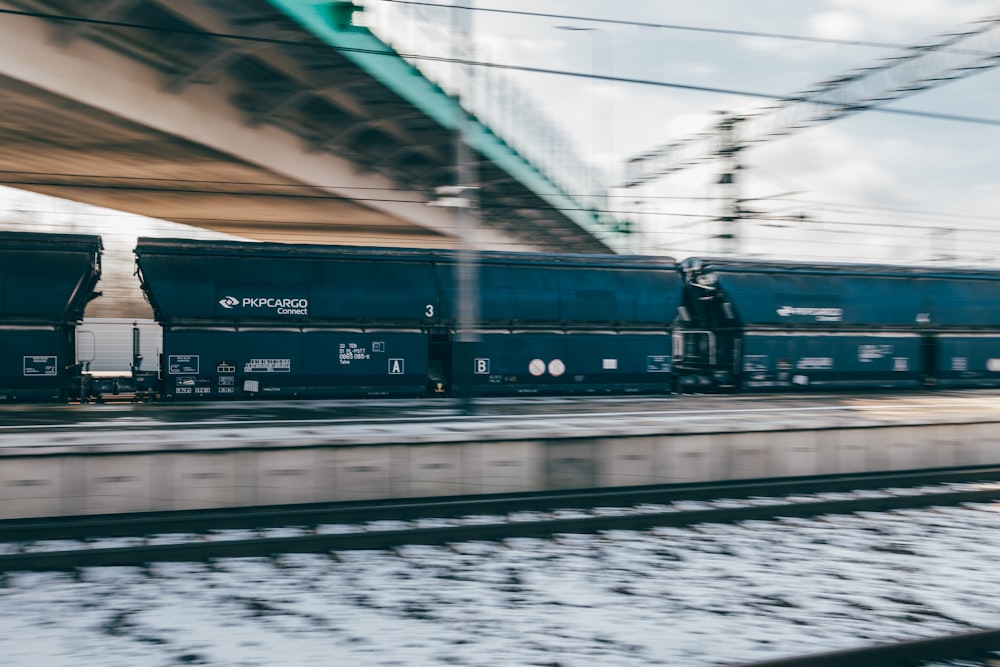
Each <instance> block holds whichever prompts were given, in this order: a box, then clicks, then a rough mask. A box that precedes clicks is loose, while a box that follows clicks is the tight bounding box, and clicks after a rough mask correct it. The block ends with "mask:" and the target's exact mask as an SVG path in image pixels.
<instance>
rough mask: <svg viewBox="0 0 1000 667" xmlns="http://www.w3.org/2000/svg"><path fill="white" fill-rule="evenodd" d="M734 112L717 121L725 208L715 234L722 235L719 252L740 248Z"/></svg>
mask: <svg viewBox="0 0 1000 667" xmlns="http://www.w3.org/2000/svg"><path fill="white" fill-rule="evenodd" d="M740 120H741V119H740V118H739V117H738V116H730V115H727V116H726V117H724V118H723V119H722V121H721V122H720V123H719V141H720V142H721V145H720V146H719V155H720V156H721V157H722V159H723V161H724V166H723V171H722V175H721V176H720V177H719V185H721V186H722V191H723V196H724V197H725V200H726V201H725V204H724V206H725V210H724V211H723V213H722V217H721V220H722V232H721V234H720V235H719V238H721V239H722V252H723V254H729V255H736V254H739V252H740V229H739V225H740V218H741V217H742V210H741V207H740V185H739V172H740V160H739V153H740V149H741V148H743V147H742V146H740V144H739V139H738V137H737V126H738V124H739V122H740Z"/></svg>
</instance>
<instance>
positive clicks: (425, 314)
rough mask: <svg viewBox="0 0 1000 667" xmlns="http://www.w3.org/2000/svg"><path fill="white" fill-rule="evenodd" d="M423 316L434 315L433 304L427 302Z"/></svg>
mask: <svg viewBox="0 0 1000 667" xmlns="http://www.w3.org/2000/svg"><path fill="white" fill-rule="evenodd" d="M424 316H425V317H434V306H432V305H431V304H427V310H425V311H424Z"/></svg>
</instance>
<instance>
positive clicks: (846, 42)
mask: <svg viewBox="0 0 1000 667" xmlns="http://www.w3.org/2000/svg"><path fill="white" fill-rule="evenodd" d="M382 2H388V3H392V4H396V5H415V6H420V7H434V8H436V9H461V10H465V11H475V12H484V13H491V14H509V15H512V16H533V17H536V18H546V19H559V20H561V21H579V22H581V23H601V24H605V25H622V26H630V27H636V28H655V29H660V30H681V31H687V32H702V33H709V34H716V35H730V36H734V37H764V38H767V39H783V40H790V41H796V42H815V43H819V44H836V45H838V46H870V47H875V48H879V49H904V48H908V46H909V45H907V44H893V43H890V42H872V41H865V40H853V39H834V38H827V37H807V36H805V35H789V34H786V33H775V32H757V31H753V30H731V29H727V28H706V27H702V26H691V25H679V24H676V23H650V22H646V21H627V20H624V19H605V18H597V17H593V16H577V15H569V14H546V13H543V12H528V11H518V10H513V9H496V8H492V7H478V6H475V7H473V6H468V5H440V4H437V3H433V2H418V1H417V0H382Z"/></svg>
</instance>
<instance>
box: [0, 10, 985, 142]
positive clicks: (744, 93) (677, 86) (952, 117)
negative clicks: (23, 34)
mask: <svg viewBox="0 0 1000 667" xmlns="http://www.w3.org/2000/svg"><path fill="white" fill-rule="evenodd" d="M0 14H11V15H15V16H27V17H32V18H41V19H48V20H53V21H68V22H74V23H87V24H91V25H101V26H108V27H117V28H131V29H135V30H146V31H151V32H163V33H177V34H185V35H199V36H203V37H214V38H217V39H230V40H237V41H244V42H255V43H262V44H272V45H276V46H287V47H295V48H299V49H302V48H308V49H313V50H316V49H327V50H331V51H336V52H339V53H362V54H368V55H376V56H387V57H396V58H404V59H407V60H423V61H428V62H442V63H449V64H459V65H465V66H468V67H481V68H484V69H495V70H504V71H513V72H522V73H527V74H546V75H553V76H566V77H573V78H579V79H591V80H597V81H609V82H614V83H627V84H632V85H641V86H650V87H656V88H671V89H674V90H686V91H690V92H700V93H716V94H720V95H735V96H738V97H753V98H757V99H766V100H773V101H777V102H804V103H811V104H818V105H823V104H829V105H830V106H832V107H836V106H838V105H839V103H837V102H825V101H822V100H817V99H815V98H813V97H809V96H806V95H791V96H790V95H776V94H773V93H761V92H754V91H749V90H738V89H735V88H721V87H717V86H701V85H696V84H689V83H677V82H670V81H656V80H653V79H640V78H633V77H622V76H613V75H606V74H597V73H587V72H574V71H570V70H558V69H551V68H546V67H531V66H528V65H511V64H506V63H496V62H488V61H482V60H468V59H463V58H451V57H445V56H429V55H424V54H418V53H398V52H396V51H392V50H389V51H385V50H381V49H362V48H356V47H346V46H334V45H330V44H326V43H323V44H303V43H302V42H298V41H293V40H287V39H279V38H276V37H251V36H247V35H235V34H232V33H220V32H210V31H207V30H199V29H195V28H172V27H163V26H150V25H142V24H137V23H127V22H124V21H111V20H107V19H91V18H84V17H77V16H66V15H60V14H50V13H46V12H29V11H21V10H15V9H0ZM852 111H854V112H858V111H878V112H881V113H891V114H897V115H903V116H913V117H918V118H930V119H934V120H947V121H954V122H961V123H971V124H976V125H991V126H1000V119H998V118H983V117H977V116H964V115H958V114H946V113H937V112H932V111H920V110H916V109H893V108H887V107H883V106H876V105H874V104H872V105H868V104H857V105H855V106H853V107H852Z"/></svg>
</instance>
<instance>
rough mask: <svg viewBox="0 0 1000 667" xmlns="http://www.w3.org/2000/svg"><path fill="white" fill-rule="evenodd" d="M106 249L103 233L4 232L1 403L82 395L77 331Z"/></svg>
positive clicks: (0, 251)
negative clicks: (101, 236) (102, 241)
mask: <svg viewBox="0 0 1000 667" xmlns="http://www.w3.org/2000/svg"><path fill="white" fill-rule="evenodd" d="M102 250H103V246H102V244H101V238H100V237H99V236H90V235H83V234H37V233H30V232H0V401H63V400H67V399H70V398H78V396H77V395H76V394H78V393H79V376H80V373H79V370H80V369H79V368H78V366H77V360H76V342H75V336H74V333H75V329H76V326H77V324H79V322H80V320H81V319H82V318H83V311H84V308H85V307H86V305H87V303H89V302H90V301H91V300H92V299H93V298H95V297H96V296H97V295H98V292H95V291H94V287H95V286H96V284H97V281H98V280H99V279H100V275H101V252H102Z"/></svg>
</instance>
